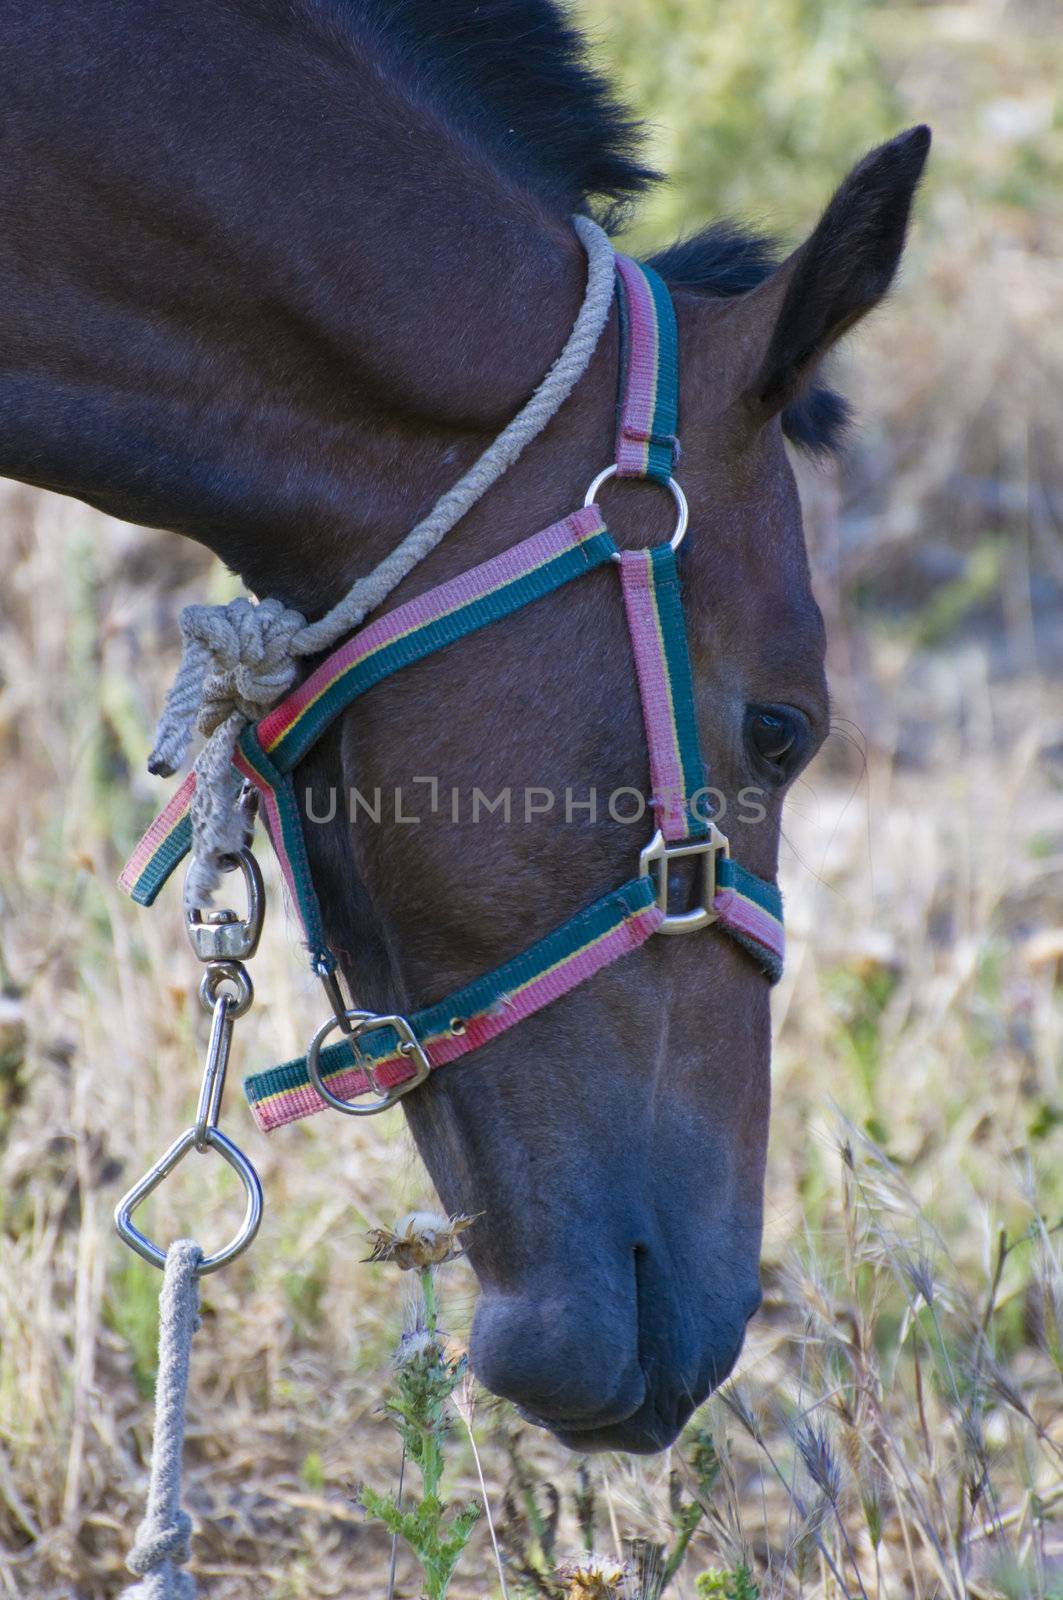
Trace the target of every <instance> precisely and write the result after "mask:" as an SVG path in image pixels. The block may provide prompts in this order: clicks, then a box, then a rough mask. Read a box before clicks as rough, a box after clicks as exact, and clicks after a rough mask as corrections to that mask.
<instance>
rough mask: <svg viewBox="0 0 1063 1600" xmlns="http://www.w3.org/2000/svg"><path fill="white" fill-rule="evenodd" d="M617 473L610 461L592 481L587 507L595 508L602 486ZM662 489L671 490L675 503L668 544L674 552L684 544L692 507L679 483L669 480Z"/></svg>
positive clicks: (614, 464) (643, 481) (587, 497)
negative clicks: (674, 516) (673, 522)
mask: <svg viewBox="0 0 1063 1600" xmlns="http://www.w3.org/2000/svg"><path fill="white" fill-rule="evenodd" d="M617 471H618V468H617V465H616V462H615V461H610V463H609V465H608V466H607V467H603V468H602V470H601V472H599V474H598V476H597V477H596V478H594V479H593V480H592V482H591V486H590V488H589V489H588V490H587V493H586V494H585V495H584V497H583V504H584V505H585V506H593V505H595V504H596V503H597V500H598V490H599V489H600V488H601V486H602V484H603V483H607V482H608V480H609V479H610V478H615V477H616V475H617ZM631 481H632V482H634V483H645V482H646V481H647V480H646V479H645V478H635V479H632V480H631ZM661 488H662V489H670V490H671V494H672V499H673V500H674V501H675V510H676V518H675V528H674V530H673V532H672V537H671V538H670V539H669V541H668V543H669V544H670V545H671V547H672V549H673V550H678V549H679V546H680V545H681V544H682V543H683V536H684V534H685V533H686V531H687V524H688V522H689V521H690V507H689V506H688V505H687V497H686V495H685V494H684V493H683V491H682V489H681V488H680V487H679V485H678V483H676V481H675V479H674V478H669V479H668V482H667V483H666V484H662V485H661Z"/></svg>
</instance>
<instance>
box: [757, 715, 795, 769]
mask: <svg viewBox="0 0 1063 1600" xmlns="http://www.w3.org/2000/svg"><path fill="white" fill-rule="evenodd" d="M746 736H747V738H748V740H749V742H750V744H751V745H752V747H753V749H754V750H755V752H756V754H757V755H758V756H759V757H760V759H761V761H766V762H768V763H769V764H770V765H771V766H773V767H777V768H779V769H780V770H781V771H782V772H785V771H786V770H788V769H789V768H790V767H791V766H793V765H794V764H795V762H796V760H797V758H798V757H799V756H800V754H801V751H802V749H803V748H804V743H805V737H804V736H805V719H804V717H803V716H802V715H801V713H800V712H799V711H795V710H793V709H792V708H791V707H789V706H771V707H759V706H754V707H751V708H750V711H749V713H748V716H747V719H746Z"/></svg>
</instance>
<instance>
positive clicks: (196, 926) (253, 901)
mask: <svg viewBox="0 0 1063 1600" xmlns="http://www.w3.org/2000/svg"><path fill="white" fill-rule="evenodd" d="M221 869H222V871H223V872H235V871H236V870H237V869H239V871H240V873H241V874H242V875H243V880H244V886H245V888H246V890H247V915H246V917H240V916H238V915H237V914H236V912H235V911H202V910H200V909H198V908H193V909H192V910H191V911H189V912H188V913H187V914H186V916H185V929H186V931H187V933H188V937H189V939H190V940H191V942H192V948H193V950H194V951H195V952H196V955H197V956H198V957H199V959H200V961H249V960H250V959H251V957H252V956H253V955H254V953H255V951H256V950H257V949H258V941H259V937H260V935H261V933H262V919H263V916H264V915H265V909H266V891H265V889H264V887H263V884H262V872H261V870H260V868H259V865H258V862H257V861H256V860H255V858H254V855H253V854H252V852H251V850H250V848H249V847H248V846H246V845H245V846H244V848H243V849H242V850H238V851H237V852H236V854H235V855H232V856H226V857H225V858H224V859H223V861H222V862H221Z"/></svg>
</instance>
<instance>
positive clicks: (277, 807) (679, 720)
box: [119, 255, 783, 1131]
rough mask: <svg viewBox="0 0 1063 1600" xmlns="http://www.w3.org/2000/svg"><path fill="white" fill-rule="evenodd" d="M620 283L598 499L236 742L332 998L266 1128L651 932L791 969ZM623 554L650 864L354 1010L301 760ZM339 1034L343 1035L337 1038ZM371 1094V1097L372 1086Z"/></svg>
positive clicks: (359, 648)
mask: <svg viewBox="0 0 1063 1600" xmlns="http://www.w3.org/2000/svg"><path fill="white" fill-rule="evenodd" d="M616 293H617V301H618V306H619V312H620V333H621V363H620V401H619V408H618V427H617V436H616V460H615V462H614V463H612V464H610V465H609V466H608V467H606V468H605V470H604V471H603V472H600V473H599V474H598V476H597V477H596V478H595V479H594V481H593V482H592V484H591V486H590V488H589V489H588V491H587V499H586V503H585V504H584V506H583V507H582V508H581V509H580V510H578V511H574V512H572V513H571V515H569V516H567V517H565V518H563V519H562V520H561V521H560V522H556V523H553V524H552V525H551V526H550V527H548V528H545V529H543V531H542V532H540V533H536V534H534V535H533V536H532V537H531V538H530V539H525V540H524V541H523V542H522V543H520V544H518V545H514V546H513V547H512V548H511V549H509V550H507V551H505V552H504V553H503V554H502V555H500V556H496V557H495V558H494V559H493V560H490V561H485V562H484V563H482V565H480V566H478V567H474V568H472V570H471V571H469V572H465V573H462V574H461V575H460V576H459V577H457V578H452V579H451V580H450V581H449V582H448V583H444V584H441V585H440V586H439V587H438V588H435V589H431V590H429V591H428V593H426V594H423V595H420V596H418V597H417V599H415V600H410V601H408V602H407V603H406V604H405V605H402V606H399V607H397V608H396V609H395V610H394V611H389V612H386V613H384V614H383V615H382V616H379V617H377V618H376V619H375V620H374V621H373V622H371V623H369V624H368V626H366V627H364V628H361V629H360V630H359V631H358V632H357V633H355V634H354V635H353V637H352V638H350V639H349V640H348V641H347V643H346V644H344V645H342V646H341V647H340V648H339V649H338V650H336V651H334V652H333V653H332V654H331V655H330V656H328V658H327V659H326V660H325V661H323V662H322V663H321V665H320V666H319V667H318V668H317V669H316V671H314V672H313V673H312V674H311V675H310V677H309V678H307V679H306V681H305V682H304V683H302V684H301V685H300V686H299V688H297V689H296V690H294V691H293V692H292V693H291V694H289V695H288V696H287V697H286V698H285V699H284V700H283V701H281V703H280V704H279V705H277V706H275V707H274V709H273V710H272V711H270V712H269V713H268V715H267V716H265V717H264V718H263V719H262V721H261V722H259V723H258V725H257V726H256V727H248V728H246V729H245V730H244V733H243V735H242V737H241V739H240V743H239V746H238V748H237V751H236V755H235V757H234V765H235V767H236V768H237V770H238V771H239V772H240V774H241V775H242V776H243V777H244V778H245V779H247V780H248V781H249V782H250V783H252V784H253V785H254V787H255V789H256V790H257V792H258V796H259V799H260V802H261V804H262V806H263V809H264V811H265V813H266V819H267V823H268V827H269V834H270V838H271V840H272V843H273V846H274V849H275V851H276V853H277V857H278V860H279V862H280V866H281V871H282V873H283V875H284V878H285V881H286V883H287V884H288V888H289V890H290V892H291V895H292V898H293V900H294V901H295V904H296V906H297V907H298V910H299V914H300V918H301V920H302V924H303V930H304V933H305V936H306V943H307V947H308V949H309V951H310V957H311V965H312V967H313V970H314V971H315V973H316V974H317V975H318V976H319V977H321V978H322V979H323V980H324V981H325V984H326V989H327V991H328V993H329V996H330V999H331V1000H332V1002H333V1004H334V1006H335V1007H336V1014H335V1015H334V1016H332V1017H331V1018H329V1020H328V1021H327V1022H325V1023H324V1024H323V1025H322V1027H321V1028H319V1029H318V1032H317V1033H316V1034H315V1036H314V1038H313V1040H312V1041H311V1044H310V1048H309V1050H308V1052H307V1054H306V1056H303V1057H299V1058H298V1059H297V1060H295V1061H289V1062H288V1063H286V1064H285V1065H284V1066H279V1067H273V1068H271V1069H269V1070H268V1071H265V1072H258V1073H254V1074H253V1075H252V1076H251V1077H249V1078H247V1079H246V1080H245V1083H244V1088H245V1092H246V1094H247V1098H248V1101H249V1102H250V1105H251V1109H252V1111H253V1113H254V1115H255V1118H256V1120H257V1121H258V1123H259V1125H260V1126H261V1127H262V1128H263V1129H265V1130H266V1131H269V1130H270V1129H272V1128H275V1127H278V1126H279V1125H280V1124H281V1123H285V1122H291V1121H294V1120H295V1119H296V1118H299V1117H305V1116H309V1115H310V1114H311V1113H312V1112H315V1111H321V1110H323V1109H324V1107H325V1105H326V1104H327V1105H332V1106H334V1107H336V1108H337V1109H338V1110H341V1111H345V1112H347V1113H349V1114H352V1115H368V1114H371V1113H373V1112H376V1111H381V1110H384V1109H385V1108H386V1107H387V1106H390V1105H392V1104H394V1102H395V1101H396V1100H397V1099H399V1098H400V1096H401V1095H403V1094H406V1093H407V1092H408V1091H409V1090H410V1089H413V1088H415V1087H416V1086H417V1085H418V1084H419V1083H421V1082H423V1081H424V1079H425V1078H426V1077H427V1076H428V1073H429V1072H430V1071H431V1070H432V1069H434V1068H436V1067H441V1066H444V1065H445V1064H446V1063H447V1062H448V1061H454V1060H457V1059H458V1057H460V1056H463V1055H467V1054H468V1053H469V1051H471V1050H475V1049H476V1048H477V1047H478V1046H479V1045H482V1044H486V1042H487V1041H488V1040H489V1039H493V1038H494V1037H495V1036H496V1035H497V1034H500V1033H503V1032H505V1031H506V1030H507V1029H508V1028H511V1027H513V1026H514V1024H515V1023H518V1022H520V1021H522V1020H523V1019H524V1018H525V1017H528V1016H531V1015H532V1014H533V1013H534V1012H536V1011H539V1010H541V1009H542V1007H543V1006H546V1005H549V1003H550V1002H551V1001H552V1000H556V999H558V998H559V997H560V996H561V995H563V994H566V993H567V992H568V991H569V990H570V989H573V988H575V986H576V985H577V984H579V983H582V982H583V981H584V980H585V979H587V978H590V977H592V976H593V975H594V974H595V973H596V972H598V971H600V970H601V968H602V967H605V966H607V965H608V964H609V963H610V962H612V961H615V960H616V959H617V958H618V957H620V956H622V955H625V954H626V953H627V952H628V951H631V950H635V949H637V948H638V947H639V946H640V945H641V944H643V943H644V942H645V941H646V940H647V939H648V938H649V937H650V936H651V934H654V933H666V934H679V933H692V932H697V931H699V930H701V929H703V928H706V927H709V926H711V925H712V924H716V925H717V926H719V927H720V928H722V929H723V930H724V931H725V932H726V933H728V934H729V935H730V936H731V938H732V939H734V940H735V941H736V942H737V943H738V944H739V945H741V946H742V948H743V949H745V950H746V951H747V952H748V953H749V954H750V955H751V956H752V957H753V958H754V960H756V962H757V963H758V964H759V966H760V967H761V969H762V970H763V972H764V974H765V976H766V977H767V978H768V979H769V981H771V982H773V983H774V982H775V981H777V979H778V977H779V976H780V973H781V971H782V958H783V930H782V900H781V896H780V894H779V890H778V888H777V887H776V885H775V884H773V883H768V882H766V881H765V880H764V879H762V878H758V877H756V876H755V875H754V874H753V873H752V872H749V871H748V870H747V869H746V868H745V867H742V866H741V865H739V863H738V862H736V861H734V860H732V859H731V856H730V853H729V846H728V843H727V840H726V838H725V837H724V835H723V834H722V833H721V832H720V830H719V828H718V827H717V826H716V825H715V823H714V822H713V821H712V820H711V816H710V815H709V810H710V808H709V803H708V802H709V791H708V788H707V769H706V765H705V762H704V760H703V759H702V755H701V748H700V744H699V740H698V731H697V722H696V718H695V712H694V695H693V684H692V679H691V669H690V653H689V647H688V644H687V637H686V628H685V625H684V620H683V607H682V596H681V592H680V584H679V573H678V569H677V565H676V550H677V548H678V546H679V544H680V542H681V540H682V537H683V534H684V533H685V531H686V519H687V508H686V500H685V497H684V495H683V492H682V490H681V489H680V487H679V485H678V484H677V483H676V481H675V479H674V478H673V477H672V467H673V463H674V460H675V455H676V452H677V442H676V437H675V435H676V421H677V406H678V371H677V355H678V352H677V339H676V324H675V312H674V308H673V306H672V302H671V298H670V296H669V293H668V290H667V288H666V287H665V285H664V283H663V282H662V281H661V279H660V278H659V277H658V276H657V274H656V273H655V272H654V271H653V270H652V268H649V267H645V266H642V265H640V264H639V263H637V262H635V261H632V260H630V259H629V258H627V257H626V256H619V255H618V256H617V258H616ZM614 475H615V476H617V477H622V478H647V479H650V480H652V481H654V482H656V483H659V484H661V485H663V486H664V487H666V488H668V489H669V490H670V491H671V493H672V495H673V497H674V499H675V502H676V507H677V511H678V520H677V525H676V529H675V532H674V534H673V535H672V538H671V541H670V542H669V543H666V544H661V545H656V546H654V547H653V548H652V549H648V550H620V549H619V548H618V547H617V546H616V544H615V543H614V542H613V540H612V539H611V537H610V536H609V534H608V532H607V531H606V527H605V522H604V519H603V517H602V513H601V511H600V509H599V507H598V505H597V504H596V501H595V496H596V495H597V492H598V490H599V488H600V487H601V485H602V483H603V482H604V481H605V480H606V479H607V478H609V477H612V476H614ZM609 562H612V563H615V564H616V566H617V567H618V570H619V574H620V585H621V591H622V594H623V601H624V608H625V613H626V617H627V624H628V631H629V633H630V636H631V643H632V649H633V652H634V657H635V669H636V674H637V678H638V687H639V695H640V698H641V701H642V711H643V721H644V724H645V730H646V742H647V746H648V749H649V758H650V778H651V784H652V791H653V810H654V816H655V819H656V822H657V830H656V832H655V833H654V836H653V838H652V839H651V840H650V842H649V843H648V844H647V845H646V846H645V848H644V849H643V850H642V852H641V855H640V857H639V871H638V876H637V877H634V878H632V879H630V880H629V881H628V882H627V883H625V884H622V885H621V887H620V888H618V889H613V890H611V891H610V892H609V893H608V894H606V895H604V896H603V898H602V899H600V900H596V901H595V902H594V903H593V904H592V905H589V906H587V907H585V908H584V909H583V910H582V911H579V912H577V914H576V915H575V916H574V917H572V918H570V920H569V921H568V922H565V923H563V924H562V925H561V926H560V927H559V928H555V929H554V931H553V932H552V933H549V934H547V935H546V937H545V938H543V939H540V940H539V941H538V943H537V944H534V945H532V946H531V948H530V949H529V950H526V951H525V952H524V953H523V954H522V955H519V956H517V957H516V958H515V959H514V960H512V961H508V962H506V963H505V965H504V966H501V967H497V968H496V969H495V970H494V971H492V972H489V973H486V974H485V975H484V976H482V977H480V978H476V979H474V980H473V982H472V983H469V984H466V985H465V986H464V987H463V988H461V989H458V990H455V992H454V993H453V994H450V995H448V996H447V997H446V998H445V999H443V1000H441V1001H439V1002H438V1003H437V1004H435V1005H432V1006H428V1007H427V1008H425V1009H424V1010H421V1011H417V1012H414V1013H413V1014H412V1015H411V1016H410V1017H409V1018H406V1017H399V1016H377V1015H374V1014H372V1013H367V1012H363V1011H347V1010H344V1008H343V1004H342V999H341V997H340V995H339V989H338V984H337V979H336V962H335V958H334V957H333V955H332V953H331V951H330V950H329V948H328V944H327V941H326V938H325V933H324V928H323V925H322V919H321V912H320V908H319V905H318V900H317V895H316V892H315V890H314V885H313V881H312V879H311V874H310V866H309V861H308V857H307V851H306V841H305V838H304V834H303V821H302V817H301V814H300V811H299V807H298V803H297V801H296V796H295V789H294V784H293V779H292V774H293V772H294V770H295V768H296V767H297V766H298V764H299V762H300V761H301V760H302V759H303V757H304V756H305V755H306V753H307V751H308V750H309V749H310V748H311V746H312V745H313V744H314V743H315V742H316V741H317V740H318V739H319V738H320V737H321V735H322V733H323V732H324V731H325V729H326V728H327V727H328V726H329V724H330V723H331V722H333V721H334V719H335V718H336V717H337V716H338V715H339V714H340V713H341V712H342V711H344V710H346V708H347V707H348V706H349V705H351V704H352V702H353V701H355V700H356V699H358V698H359V696H360V695H363V694H365V693H366V691H367V690H369V689H371V688H372V687H373V686H374V684H377V683H380V682H381V681H382V680H383V679H384V678H386V677H389V676H390V675H391V674H392V673H393V672H397V671H398V670H399V669H400V668H402V667H404V666H408V665H409V664H410V663H411V662H414V661H420V660H422V659H423V658H424V657H425V656H428V655H432V654H434V653H435V652H436V651H437V650H441V649H443V648H444V647H445V646H446V645H448V644H451V643H453V642H454V641H455V640H457V639H461V638H464V637H465V636H466V635H467V634H470V633H473V632H475V631H476V630H478V629H479V628H482V627H486V626H487V625H488V624H489V623H492V622H496V621H498V620H499V619H500V618H502V617H506V616H509V615H510V614H511V613H513V612H515V611H517V610H520V609H521V608H522V607H524V606H526V605H529V604H531V602H532V601H534V600H538V599H541V598H542V597H543V596H544V595H547V594H550V593H551V592H552V591H553V590H555V589H558V588H560V587H561V586H562V585H563V584H566V583H570V582H572V581H573V580H575V579H576V578H579V577H581V576H582V575H583V574H584V573H586V572H590V571H593V570H594V569H595V568H596V567H600V566H603V565H605V564H606V563H609ZM194 787H195V775H194V773H190V774H189V776H188V777H187V778H186V779H185V781H184V783H183V784H182V785H181V787H180V789H179V790H178V791H177V793H176V794H175V795H174V797H173V799H172V800H171V801H170V803H169V805H168V806H167V807H166V809H165V810H164V811H163V812H162V813H161V814H160V816H159V817H158V818H156V820H155V822H154V823H153V824H152V826H151V828H149V830H148V832H147V833H146V834H145V835H144V838H143V839H142V840H141V842H140V844H139V845H138V846H137V848H136V850H135V851H134V853H133V856H132V857H131V859H130V861H129V862H128V864H127V866H126V868H125V870H124V871H123V873H122V876H121V879H120V880H119V881H120V883H121V885H122V887H123V889H124V890H125V891H126V893H127V894H129V895H130V896H131V897H132V898H133V899H134V900H135V901H137V902H138V903H139V904H141V905H150V904H151V903H152V901H153V900H154V899H155V896H156V895H157V894H158V892H159V890H160V889H161V887H162V885H163V884H164V883H165V882H166V880H167V878H169V876H170V874H171V873H172V872H173V870H174V868H175V867H176V866H177V865H178V864H179V862H180V861H181V860H182V859H183V857H184V856H185V855H186V854H187V852H188V849H189V846H190V843H191V823H190V819H189V807H190V804H191V800H192V794H193V791H194ZM687 857H697V858H699V859H700V866H701V870H700V879H699V883H700V894H699V901H698V904H697V905H696V906H695V907H694V908H693V909H690V910H686V911H672V910H671V909H670V907H669V903H668V872H669V867H670V865H671V864H672V863H673V862H674V861H676V860H677V859H683V858H687ZM337 1028H340V1029H343V1030H344V1033H345V1037H344V1038H342V1039H340V1040H339V1041H338V1042H337V1043H335V1044H331V1045H327V1044H326V1043H325V1041H326V1039H327V1038H328V1036H329V1034H331V1033H332V1032H334V1031H335V1030H336V1029H337ZM369 1091H372V1093H373V1095H374V1096H375V1098H374V1099H372V1100H371V1101H368V1102H367V1101H365V1100H363V1099H361V1098H360V1097H362V1096H364V1095H365V1094H366V1093H368V1092H369Z"/></svg>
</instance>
